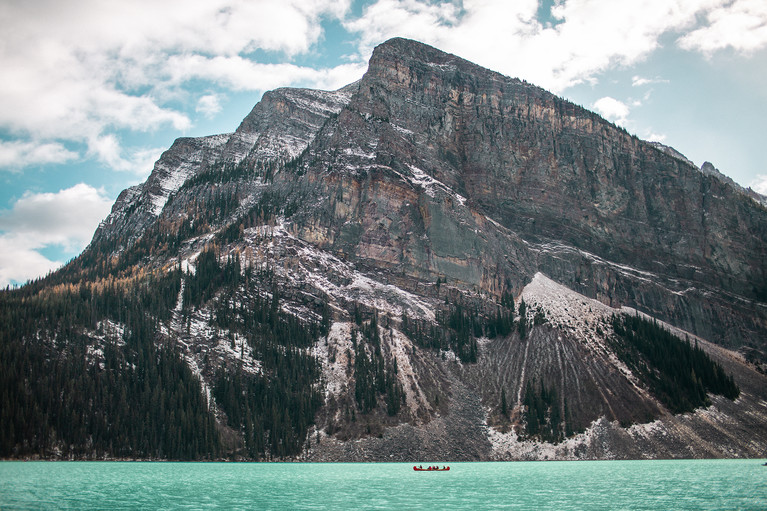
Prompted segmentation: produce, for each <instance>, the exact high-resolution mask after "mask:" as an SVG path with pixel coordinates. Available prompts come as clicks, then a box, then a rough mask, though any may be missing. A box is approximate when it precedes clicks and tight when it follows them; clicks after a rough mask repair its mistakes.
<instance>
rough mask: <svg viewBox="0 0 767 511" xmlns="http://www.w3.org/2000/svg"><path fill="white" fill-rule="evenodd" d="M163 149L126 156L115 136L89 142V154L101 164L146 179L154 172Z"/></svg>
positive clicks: (138, 150)
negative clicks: (155, 164) (153, 169)
mask: <svg viewBox="0 0 767 511" xmlns="http://www.w3.org/2000/svg"><path fill="white" fill-rule="evenodd" d="M162 152H163V149H161V148H142V149H136V150H133V151H132V152H129V153H128V154H127V155H125V154H124V153H125V151H124V149H123V148H122V146H121V145H120V142H119V141H118V139H117V137H116V136H115V135H111V134H110V135H103V136H100V137H97V138H93V139H91V140H89V141H88V154H89V155H90V156H94V157H96V158H97V159H98V160H99V161H100V162H102V163H104V164H105V165H107V166H109V167H111V168H112V169H114V170H117V171H120V172H132V173H133V174H135V175H136V176H140V177H146V176H147V175H149V173H150V172H151V171H152V168H153V167H154V163H155V162H156V161H157V159H158V158H159V157H160V155H161V154H162Z"/></svg>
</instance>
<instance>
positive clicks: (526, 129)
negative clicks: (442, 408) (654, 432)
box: [285, 40, 767, 347]
mask: <svg viewBox="0 0 767 511" xmlns="http://www.w3.org/2000/svg"><path fill="white" fill-rule="evenodd" d="M301 171H302V172H304V173H307V174H308V175H307V176H304V177H303V180H304V181H306V182H309V181H312V182H313V183H315V184H316V186H318V187H319V191H318V192H317V194H318V197H321V196H325V197H328V198H329V202H328V203H327V204H326V205H325V207H326V208H330V209H329V210H325V211H324V212H323V215H324V216H323V218H322V219H320V220H318V219H317V218H316V217H315V218H312V219H311V220H309V221H308V222H307V223H308V224H310V225H308V226H304V228H305V229H307V232H306V233H305V234H304V236H305V237H306V238H307V239H312V240H322V246H323V247H325V248H328V247H334V249H336V250H338V251H341V252H343V253H345V254H354V255H355V256H356V257H358V258H360V259H361V260H369V261H370V264H372V265H374V266H377V265H382V266H385V267H389V268H391V267H397V268H398V269H400V270H401V271H403V272H404V273H405V274H407V275H409V276H415V277H419V278H433V279H436V278H437V277H438V276H440V275H443V276H447V277H448V278H451V279H455V280H456V281H458V282H460V283H462V284H463V285H465V286H466V287H468V288H472V287H477V288H479V289H482V290H485V291H487V292H490V293H494V294H496V295H498V294H500V293H502V292H503V290H504V289H505V288H506V287H512V288H513V289H514V290H515V291H517V292H518V291H519V289H520V285H522V284H523V283H524V282H526V281H527V280H529V278H530V277H532V275H533V273H535V271H538V270H540V271H543V272H544V273H546V274H547V275H550V276H552V277H553V278H555V279H556V280H558V281H559V282H561V283H563V284H566V285H568V286H570V287H571V288H573V289H576V290H578V291H579V292H581V293H583V294H585V295H587V296H591V297H595V298H598V299H599V300H601V301H603V302H605V303H609V304H612V305H629V306H633V307H637V308H639V309H641V310H645V311H647V312H650V313H652V314H653V315H655V316H657V317H659V318H662V319H665V320H668V321H671V322H673V323H675V324H678V325H680V326H682V327H684V328H685V329H688V330H690V331H692V332H695V333H699V334H701V335H703V336H705V337H707V338H711V339H712V340H715V341H716V342H720V343H724V344H726V345H729V346H734V347H737V346H739V345H742V344H744V343H745V344H750V343H752V342H758V339H760V338H762V335H761V334H760V332H764V330H765V327H767V323H765V321H766V319H765V318H767V315H766V311H765V307H764V305H763V300H764V298H765V293H766V292H767V284H766V283H767V280H766V276H765V265H764V261H765V256H767V242H766V240H767V231H766V230H765V229H766V227H765V225H767V224H766V221H765V218H767V214H766V210H765V208H764V207H763V205H762V204H760V203H759V202H757V201H755V200H754V199H753V198H752V197H749V196H748V195H747V194H745V193H743V190H742V189H739V187H737V186H736V185H734V183H727V182H726V181H724V180H722V179H719V178H717V176H714V175H712V174H711V173H707V172H702V171H701V170H699V169H697V168H695V167H694V166H692V165H691V164H690V163H689V162H688V161H686V160H685V159H683V158H680V157H676V156H674V155H673V153H672V154H669V153H668V152H665V151H663V150H661V149H659V148H658V147H657V146H656V145H653V144H648V143H646V142H643V141H641V140H639V139H637V138H636V137H632V136H630V135H629V134H627V133H626V132H625V131H624V130H621V129H619V128H617V127H616V126H614V125H612V124H610V123H608V122H606V121H604V120H603V119H601V118H599V117H598V116H597V115H596V114H594V113H591V112H588V111H586V110H584V109H582V108H580V107H577V106H575V105H573V104H571V103H568V102H566V101H564V100H562V99H560V98H557V97H555V96H553V95H552V94H549V93H547V92H545V91H543V90H541V89H539V88H536V87H534V86H531V85H528V84H525V83H522V82H520V81H518V80H513V79H509V78H506V77H503V76H501V75H498V74H496V73H493V72H491V71H488V70H485V69H482V68H480V67H478V66H476V65H474V64H471V63H469V62H467V61H464V60H462V59H460V58H457V57H454V56H452V55H448V54H445V53H442V52H439V51H438V50H435V49H433V48H429V47H427V46H424V45H418V44H413V43H412V42H411V41H406V40H392V41H389V42H387V43H386V44H384V45H382V46H381V47H379V48H377V49H376V51H375V52H374V54H373V57H372V58H371V61H370V68H369V70H368V72H367V73H366V74H365V76H364V77H363V79H362V80H361V81H360V82H359V90H358V92H357V93H356V94H355V95H354V96H353V97H352V99H351V101H350V103H349V105H348V106H347V107H346V108H345V109H344V110H342V111H341V112H340V113H339V115H338V117H337V118H334V119H333V120H332V121H331V122H329V123H328V124H327V125H325V127H324V128H323V130H322V132H321V133H320V134H319V136H318V137H317V139H316V140H315V141H314V143H313V144H312V145H311V146H310V147H309V148H308V149H307V152H306V153H305V154H304V157H303V161H302V164H301ZM285 179H293V177H285ZM310 215H311V213H310ZM317 222H319V225H316V224H317ZM318 229H319V231H320V232H317V231H318ZM326 230H327V232H326Z"/></svg>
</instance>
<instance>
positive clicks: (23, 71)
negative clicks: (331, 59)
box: [0, 0, 350, 169]
mask: <svg viewBox="0 0 767 511" xmlns="http://www.w3.org/2000/svg"><path fill="white" fill-rule="evenodd" d="M349 5H350V0H258V1H257V2H253V1H249V0H209V1H205V2H189V1H187V0H166V1H163V2H157V1H155V0H134V1H131V2H104V1H101V0H71V1H67V2H61V1H58V0H36V1H34V2H4V3H3V4H2V5H0V26H2V27H3V30H2V32H1V33H0V69H2V70H3V71H2V73H3V79H2V80H0V129H3V130H5V131H6V132H8V133H10V134H12V135H14V136H17V137H21V138H33V139H35V140H43V141H45V142H47V143H50V144H54V145H55V144H59V145H61V143H62V142H63V141H71V142H77V143H86V144H88V147H89V152H90V153H94V152H96V153H98V154H105V153H106V152H107V151H106V150H105V149H104V147H103V146H104V144H106V143H107V142H109V143H112V142H111V141H109V140H108V139H106V140H105V139H104V138H105V137H108V136H110V135H112V136H113V135H114V134H115V133H118V132H119V130H125V129H127V130H133V131H152V130H155V129H157V128H160V127H171V128H173V129H175V130H186V129H188V128H189V127H190V126H191V122H190V120H189V117H188V116H187V115H186V114H185V113H184V112H183V108H184V107H183V105H182V106H179V101H181V102H183V101H184V97H186V96H185V94H186V92H185V91H184V88H185V86H186V85H187V82H188V81H189V80H191V79H192V78H196V77H200V76H203V75H205V73H202V72H200V71H198V70H195V69H190V73H189V74H184V73H183V71H184V69H183V68H182V69H180V71H181V73H176V74H174V75H173V76H170V75H169V74H168V69H167V66H166V63H167V62H168V61H169V59H174V58H175V59H179V58H180V59H184V58H200V59H202V62H203V63H211V62H212V63H215V62H216V60H215V59H216V58H218V57H220V58H223V59H224V61H226V60H227V59H238V58H239V59H241V60H245V61H247V59H246V56H248V55H250V53H251V52H253V51H254V50H256V49H261V50H265V51H273V52H281V53H283V54H284V55H286V56H287V57H288V58H289V57H291V56H295V55H297V54H300V53H305V52H307V51H308V50H309V49H310V48H311V47H312V45H313V44H315V43H316V42H317V41H318V40H319V39H320V37H321V35H322V27H321V24H320V21H321V19H326V18H328V17H330V18H340V17H342V16H344V14H345V13H346V12H348V10H349ZM248 62H249V61H248ZM175 71H179V69H178V68H176V69H175ZM222 74H224V75H225V74H226V72H225V71H221V72H219V77H220V75H222ZM229 74H230V75H231V74H236V72H234V71H232V72H230V73H229ZM304 74H305V75H307V77H308V78H307V79H308V80H309V81H311V77H309V76H308V75H309V74H310V73H309V72H305V73H304ZM317 78H319V79H323V73H322V72H317ZM262 81H263V80H262ZM272 83H274V82H272ZM238 85H239V88H240V89H246V90H255V87H248V86H246V85H244V84H238ZM278 85H287V83H286V82H282V83H279V84H278ZM170 100H173V101H170ZM194 106H195V105H194V104H192V105H191V107H190V108H191V109H193V108H194ZM211 106H213V105H212V104H208V107H211ZM207 111H208V112H212V110H211V109H210V108H208V110H207ZM114 143H117V144H120V139H115V140H114ZM111 152H112V153H113V154H114V153H118V154H119V153H120V152H121V151H120V150H119V149H115V148H112V149H111ZM63 155H64V153H60V154H59V156H60V157H61V156H63ZM17 159H19V158H17ZM103 161H106V162H110V161H111V162H112V163H114V165H115V166H116V168H118V169H123V168H125V167H127V166H128V164H126V163H125V160H124V159H120V158H114V157H113V158H111V159H109V158H104V159H103Z"/></svg>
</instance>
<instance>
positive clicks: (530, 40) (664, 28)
mask: <svg viewBox="0 0 767 511" xmlns="http://www.w3.org/2000/svg"><path fill="white" fill-rule="evenodd" d="M713 1H714V0H692V1H690V0H632V1H621V2H616V1H614V0H563V1H561V2H557V3H555V4H554V6H553V7H552V9H551V12H552V15H553V17H554V18H556V20H557V21H558V23H557V24H555V25H553V26H550V25H544V24H542V23H541V22H540V21H539V20H538V18H537V16H538V2H537V1H536V0H519V1H514V2H508V1H507V0H464V1H463V2H462V3H461V4H458V3H441V4H434V3H432V2H427V1H425V0H379V1H377V2H376V3H375V4H373V5H372V6H370V7H369V8H367V9H366V10H365V11H364V13H363V15H362V16H361V17H360V18H359V19H357V20H354V21H351V22H348V23H347V24H346V27H347V28H348V29H349V30H353V31H356V32H359V33H360V37H361V45H360V47H361V49H362V51H363V53H364V52H365V51H369V48H371V47H372V46H373V45H375V44H377V43H379V42H382V41H383V40H385V39H387V38H389V37H393V36H396V35H400V36H404V37H411V38H414V39H418V40H421V41H424V42H427V43H430V44H434V45H435V46H437V47H439V48H443V49H446V50H448V51H451V52H453V53H456V54H459V55H461V56H463V57H465V58H468V59H469V60H472V61H474V62H477V63H479V64H481V65H484V66H486V67H490V68H492V69H495V70H497V71H500V72H502V73H504V74H507V75H511V76H518V77H521V78H524V79H526V80H528V81H531V82H533V83H536V84H538V85H541V86H543V87H544V88H547V89H549V90H553V91H555V92H558V91H561V90H564V89H566V88H567V87H570V86H572V85H575V84H577V83H581V82H591V81H594V80H595V79H596V77H597V75H598V74H599V73H601V72H603V71H605V70H606V69H608V68H611V67H613V66H617V65H629V64H632V63H635V62H637V61H639V60H641V59H643V58H645V57H646V56H647V55H648V54H649V53H650V52H652V51H653V50H655V49H656V48H658V47H659V38H660V36H661V35H663V34H664V33H667V32H671V31H678V30H681V29H684V28H686V27H688V26H690V25H691V24H693V23H694V22H695V20H696V15H697V14H699V13H700V12H702V11H703V10H704V9H705V8H706V7H708V6H710V5H711V4H712V3H713ZM460 7H462V8H460Z"/></svg>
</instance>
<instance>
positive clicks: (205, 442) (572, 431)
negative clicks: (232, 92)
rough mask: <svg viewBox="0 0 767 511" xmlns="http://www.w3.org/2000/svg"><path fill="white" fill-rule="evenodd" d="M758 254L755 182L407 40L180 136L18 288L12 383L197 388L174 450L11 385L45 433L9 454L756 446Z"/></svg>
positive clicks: (460, 456)
mask: <svg viewBox="0 0 767 511" xmlns="http://www.w3.org/2000/svg"><path fill="white" fill-rule="evenodd" d="M765 255H767V210H765V209H764V207H763V206H761V205H760V204H759V203H758V202H757V201H755V200H753V198H752V197H750V196H749V195H748V194H747V193H745V192H744V191H743V190H742V189H738V188H737V187H735V186H732V185H730V184H728V183H727V182H725V181H723V180H721V179H719V178H718V177H717V176H714V175H712V174H711V173H710V172H709V173H706V172H703V171H701V169H697V168H696V167H695V166H694V165H691V164H690V163H688V162H686V161H685V160H684V159H680V157H679V156H677V155H675V154H673V153H672V154H668V152H667V151H664V150H663V149H662V148H659V147H657V146H654V145H652V144H650V143H647V142H643V141H640V140H639V139H637V138H636V137H633V136H631V135H629V134H628V133H627V132H626V131H625V130H623V129H621V128H619V127H617V126H615V125H613V124H611V123H609V122H607V121H605V120H604V119H602V118H600V117H599V116H598V115H597V114H595V113H592V112H589V111H587V110H585V109H583V108H581V107H578V106H576V105H573V104H572V103H569V102H567V101H565V100H563V99H561V98H557V97H556V96H554V95H552V94H550V93H548V92H546V91H544V90H543V89H540V88H538V87H535V86H533V85H530V84H527V83H525V82H522V81H520V80H518V79H512V78H508V77H504V76H502V75H500V74H498V73H495V72H493V71H490V70H486V69H483V68H481V67H480V66H477V65H475V64H472V63H470V62H468V61H465V60H463V59H461V58H459V57H456V56H454V55H450V54H447V53H444V52H441V51H439V50H437V49H435V48H432V47H429V46H426V45H423V44H422V43H418V42H415V41H410V40H405V39H394V40H390V41H388V42H386V43H384V44H382V45H380V46H378V47H377V48H376V49H375V50H374V52H373V56H372V57H371V62H370V67H369V69H368V71H367V72H366V73H365V75H364V76H363V77H362V78H361V79H360V80H359V81H357V82H354V83H353V84H350V85H349V86H346V87H344V88H342V89H339V90H338V91H312V90H309V89H278V90H276V91H272V92H269V93H266V94H264V97H263V98H262V100H261V101H260V102H259V103H258V104H257V105H256V106H255V107H254V108H253V109H252V111H251V112H250V113H249V114H248V115H247V116H246V117H245V119H244V120H243V121H242V123H241V124H240V126H239V127H238V128H237V130H236V131H234V132H233V133H231V134H223V135H213V136H210V137H200V138H195V139H179V140H177V141H176V142H174V144H173V145H172V146H171V148H170V149H169V150H168V151H166V152H165V153H163V155H162V156H161V158H160V160H158V162H157V164H156V165H155V168H154V170H153V172H152V174H151V175H150V177H149V178H148V179H147V181H146V182H145V183H143V184H141V185H138V186H136V187H133V188H130V189H128V190H126V191H124V192H123V193H122V194H121V195H120V198H118V200H117V202H116V203H115V205H114V207H113V210H112V213H111V214H110V216H109V217H108V218H107V220H105V222H103V223H102V225H101V226H100V227H99V229H98V231H97V232H96V234H95V235H94V238H93V241H92V242H91V244H90V245H89V247H88V248H87V249H86V250H85V251H84V253H83V254H82V255H81V256H79V257H78V258H76V259H75V260H74V261H72V262H71V263H70V264H69V265H68V266H67V267H65V268H64V269H62V270H61V271H60V272H58V273H56V274H53V275H51V276H50V277H48V278H47V279H45V280H43V281H40V282H36V283H34V284H32V285H29V286H26V287H25V288H22V289H21V290H18V291H14V292H6V293H4V294H3V295H2V300H1V301H0V305H2V309H0V310H1V311H2V312H3V314H4V316H3V317H4V318H5V319H6V323H7V324H8V325H9V328H8V332H6V333H4V334H3V336H4V337H3V338H2V340H3V346H4V347H5V348H4V349H5V351H4V352H3V353H6V354H8V353H10V354H9V355H3V358H1V359H0V362H3V364H4V367H5V366H6V365H9V367H11V368H13V370H12V371H11V372H9V374H16V373H18V371H19V369H18V368H17V367H16V365H14V364H13V363H11V362H9V361H14V360H26V358H25V357H27V358H29V357H32V359H34V360H35V361H36V362H35V364H31V365H30V364H28V366H29V367H37V368H38V369H37V372H36V373H29V374H27V375H26V376H25V377H24V378H16V379H12V380H10V382H6V384H5V386H6V387H7V388H9V389H16V388H17V386H18V384H19V382H25V381H29V378H35V377H36V375H37V376H38V377H39V375H40V374H41V373H47V374H50V375H52V376H51V377H52V378H54V380H55V381H54V382H52V383H51V384H50V385H49V386H50V387H51V388H52V389H56V388H58V387H57V385H60V384H59V383H56V382H57V381H59V380H58V379H56V378H61V379H62V380H63V379H65V378H64V376H61V375H65V374H70V372H72V371H73V369H72V367H77V368H79V369H78V371H79V372H80V373H82V374H83V375H84V376H83V378H86V376H85V375H87V378H91V380H88V379H86V380H84V382H83V383H79V384H78V385H81V387H82V389H86V390H82V391H81V392H80V394H84V395H88V393H89V392H93V391H92V390H88V389H91V388H92V386H91V384H90V383H88V382H91V381H101V382H107V383H104V385H107V384H108V385H109V386H107V387H105V390H103V391H102V394H103V393H106V394H107V395H112V394H109V393H110V392H111V393H113V394H114V395H115V396H121V395H122V394H123V393H124V392H125V391H124V387H126V386H127V387H128V388H132V389H140V390H136V391H135V392H136V393H135V396H133V395H131V396H129V397H130V399H134V400H136V401H135V403H134V405H133V408H135V409H137V410H143V408H142V407H144V406H146V407H147V409H148V410H149V409H151V403H156V402H159V401H163V402H174V403H175V402H181V403H186V402H188V403H189V406H187V407H186V408H184V414H181V413H178V414H177V413H175V412H174V413H173V414H172V415H170V414H169V415H168V416H167V417H166V419H165V421H166V422H167V423H168V424H173V425H174V426H173V430H174V431H176V432H177V437H176V438H167V437H166V436H163V434H161V433H159V432H158V431H155V430H153V429H152V428H154V427H159V424H160V423H161V422H157V421H155V420H154V419H153V420H147V421H145V422H146V425H145V426H143V427H144V428H146V429H143V430H142V429H141V428H140V427H139V426H136V425H134V427H133V429H130V430H124V429H120V428H119V427H118V425H119V424H124V423H125V421H128V422H131V421H132V420H133V419H129V418H130V417H131V415H130V410H129V409H126V408H124V407H122V406H121V405H117V404H111V405H106V404H104V405H102V406H104V407H105V408H104V410H99V409H93V410H92V409H90V408H87V406H86V405H83V404H79V405H77V406H80V407H82V408H83V417H85V418H86V419H83V420H85V422H86V423H85V424H84V425H82V426H81V429H80V430H82V431H85V432H89V433H88V434H90V435H91V437H90V438H91V439H96V440H91V443H90V444H88V443H87V442H85V441H84V440H83V437H82V436H80V437H78V436H77V435H76V434H74V433H69V430H70V428H69V427H66V426H62V424H64V425H66V424H68V422H67V421H68V420H69V419H66V420H64V419H58V418H56V419H54V420H52V419H44V418H42V417H39V416H37V415H34V414H35V413H37V411H38V410H41V409H42V408H41V405H40V404H39V403H38V402H37V401H35V399H38V397H39V399H40V400H41V401H40V402H43V401H45V402H46V403H53V404H52V405H51V404H49V405H48V406H50V407H51V408H50V410H51V411H50V413H48V415H46V416H53V417H58V415H57V414H58V413H60V412H58V410H59V408H60V407H61V409H66V407H67V406H70V405H71V403H72V402H75V403H79V401H78V396H77V395H76V394H77V393H75V394H73V395H70V394H69V393H68V392H69V391H67V390H65V389H62V390H61V391H60V392H59V393H58V396H59V397H57V398H51V397H49V396H48V395H47V393H46V391H45V390H37V391H36V392H34V393H31V394H29V393H27V394H25V393H23V392H22V391H19V393H15V390H14V392H12V393H11V395H12V396H13V399H14V400H17V401H18V403H16V401H14V403H16V404H14V405H13V406H8V407H7V408H6V409H8V410H20V412H19V415H20V416H21V417H22V418H24V420H25V421H31V420H32V418H34V419H35V420H37V421H42V422H43V423H45V424H47V427H49V428H50V429H51V431H53V432H54V433H53V436H52V437H51V438H52V440H51V439H49V436H50V435H49V436H45V435H42V436H41V435H40V434H38V433H34V432H27V431H25V432H24V434H22V433H21V432H20V431H22V430H23V429H24V428H23V424H22V423H19V419H18V418H14V419H13V420H11V419H10V418H5V416H4V417H3V418H4V420H5V419H7V420H9V421H10V422H7V423H8V424H11V423H13V424H14V426H13V428H12V431H9V430H7V429H6V430H3V442H2V447H3V449H4V450H3V456H11V457H13V456H23V455H28V454H29V452H30V451H34V452H38V453H40V452H41V453H43V456H47V457H54V456H56V454H55V453H59V455H61V456H72V457H94V456H105V455H106V456H115V455H120V453H123V454H124V453H126V452H127V453H129V455H131V454H130V453H133V454H132V455H134V456H136V457H150V458H172V459H205V458H206V457H207V458H215V459H219V458H234V459H305V460H315V461H363V460H377V461H381V460H416V459H427V458H428V459H435V458H436V459H445V460H447V459H454V460H491V459H552V458H558V459H592V458H614V457H617V458H639V457H653V458H658V457H660V458H665V457H729V456H759V455H761V453H762V452H763V451H764V448H765V447H767V431H766V430H765V428H764V424H765V423H767V422H765V421H767V411H765V409H764V406H763V402H764V400H765V399H767V396H765V392H764V388H767V387H766V386H765V385H764V383H765V379H766V378H765V376H764V373H763V371H764V369H765V367H767V364H766V362H767V359H765V358H764V355H763V353H764V352H765V350H766V349H767V346H765V344H764V341H765V336H764V334H765V332H766V331H767V304H765V298H766V297H764V296H762V294H763V290H764V289H765V288H767V286H766V285H765V283H766V282H767V281H766V280H765V275H764V265H763V264H762V262H763V261H764V258H765ZM36 311H37V312H36ZM39 311H43V312H39ZM62 311H63V312H62ZM35 314H47V316H45V317H42V316H41V317H39V318H38V316H35ZM30 318H38V319H30ZM35 321H37V322H38V323H39V325H38V326H36V327H34V328H32V327H30V326H29V325H31V324H34V322H35ZM653 339H656V340H657V339H661V340H662V343H661V344H652V343H653V342H655V341H653ZM32 345H34V346H36V350H37V352H35V353H31V352H29V346H32ZM648 346H655V348H652V349H650V348H648ZM727 348H732V349H742V350H743V353H742V354H740V353H738V352H735V351H731V350H730V349H727ZM78 350H79V351H78ZM82 350H84V353H85V354H86V355H83V356H82V357H80V355H79V353H80V352H81V351H82ZM653 350H655V351H654V352H661V353H665V354H666V355H667V356H666V357H662V358H661V359H660V360H659V359H657V358H653V357H654V355H653V353H654V352H653ZM78 357H80V358H78ZM81 358H82V360H81ZM668 360H671V362H672V363H671V364H668V363H666V362H667V361H668ZM78 364H85V365H84V368H80V367H81V366H80V365H78ZM25 367H26V366H25ZM648 368H650V369H648ZM174 371H175V372H174ZM760 371H761V372H760ZM169 372H170V373H173V374H176V375H177V377H176V379H175V380H174V379H171V380H168V379H167V376H166V377H165V378H163V375H167V373H169ZM112 374H117V375H120V377H119V378H118V379H117V380H114V381H113V380H112V379H110V378H111V376H109V375H112ZM147 375H148V376H147ZM25 378H26V379H25ZM46 381H47V380H46ZM78 381H80V380H78ZM159 381H162V382H164V384H165V386H166V387H167V392H168V393H170V394H173V397H171V396H170V395H168V396H167V397H159V396H161V395H162V396H164V394H162V392H166V390H162V391H161V390H160V389H161V388H162V389H165V387H161V386H158V387H155V390H154V391H153V390H152V387H147V385H149V383H148V382H153V383H152V385H159V384H158V383H157V382H159ZM672 381H673V382H676V383H670V382H672ZM142 382H147V383H142ZM142 385H143V387H142ZM179 385H181V386H182V387H183V388H180V387H179V388H177V386H179ZM195 385H196V386H197V388H198V389H199V393H200V395H201V396H202V397H201V398H199V396H198V398H199V399H197V398H195V399H197V400H194V399H192V398H191V397H189V396H190V393H191V394H194V392H192V391H190V390H189V389H190V388H193V387H194V386H195ZM44 388H45V387H43V389H44ZM144 389H146V390H144ZM174 389H175V390H174ZM153 392H154V394H153ZM179 396H186V398H185V399H187V401H184V399H181V398H179ZM127 399H128V398H126V400H127ZM166 399H167V401H165V400H166ZM174 399H175V400H176V401H173V400H174ZM27 400H32V401H31V402H28V401H27ZM126 400H123V401H120V399H115V400H113V402H114V403H120V402H125V401H126ZM90 402H91V403H94V402H99V403H101V402H102V401H99V400H98V399H95V398H92V399H91V401H90ZM202 403H205V404H204V405H203V404H202ZM65 405H66V406H65ZM162 410H165V411H167V412H170V411H172V409H169V408H167V407H164V408H162ZM54 411H55V413H54ZM147 413H149V414H150V415H152V416H153V417H154V415H153V414H151V413H150V412H147ZM104 417H107V418H111V419H109V420H106V423H103V421H105V419H104ZM179 417H185V418H187V419H186V421H179ZM189 417H194V420H195V421H196V424H198V425H199V428H198V430H195V429H194V428H190V427H189V424H188V423H189V421H190V419H188V418H189ZM45 421H48V422H45ZM211 421H212V422H211ZM138 422H139V423H140V422H141V421H138ZM0 423H4V421H0ZM17 423H18V425H17ZM155 425H158V426H155ZM110 428H111V429H110ZM80 430H78V431H80ZM110 431H114V433H110ZM25 435H26V436H25ZM110 435H116V436H117V438H118V439H123V441H122V442H119V445H120V446H119V448H115V447H114V438H113V437H111V436H110ZM132 435H136V436H132ZM200 435H202V437H200ZM43 437H45V438H43ZM110 438H111V439H112V440H111V441H112V443H109V442H106V441H102V440H100V439H110ZM49 440H50V441H49ZM137 446H140V447H137ZM184 446H195V447H194V448H192V447H189V448H185V447H184Z"/></svg>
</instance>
